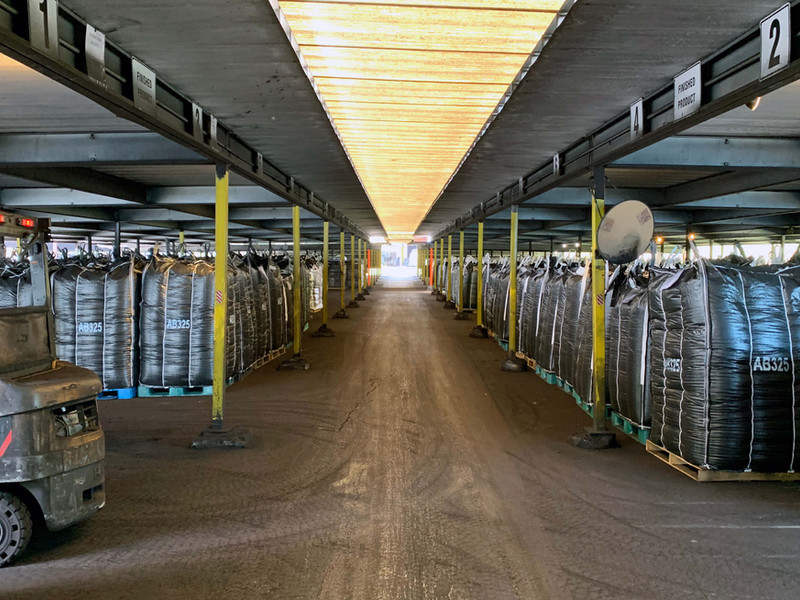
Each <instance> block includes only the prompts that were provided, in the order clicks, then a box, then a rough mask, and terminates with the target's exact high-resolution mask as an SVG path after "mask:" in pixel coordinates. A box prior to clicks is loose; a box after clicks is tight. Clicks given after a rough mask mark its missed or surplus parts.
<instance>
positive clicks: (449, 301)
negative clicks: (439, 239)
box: [444, 235, 456, 308]
mask: <svg viewBox="0 0 800 600" xmlns="http://www.w3.org/2000/svg"><path fill="white" fill-rule="evenodd" d="M446 265H447V268H446V273H445V275H446V278H445V281H446V282H447V283H446V284H445V285H446V289H445V303H444V307H445V308H455V307H456V305H455V304H454V303H453V236H452V235H448V236H447V263H446Z"/></svg>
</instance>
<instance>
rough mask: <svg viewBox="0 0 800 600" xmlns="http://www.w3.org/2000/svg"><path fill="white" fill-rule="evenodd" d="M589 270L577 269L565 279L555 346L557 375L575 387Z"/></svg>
mask: <svg viewBox="0 0 800 600" xmlns="http://www.w3.org/2000/svg"><path fill="white" fill-rule="evenodd" d="M587 271H588V269H586V270H584V269H582V268H576V269H575V270H573V271H572V272H571V273H569V274H568V275H565V277H564V291H563V293H562V298H563V301H564V304H563V306H564V307H563V310H562V311H561V312H562V315H563V317H562V319H561V320H560V324H559V328H558V338H557V343H556V344H555V345H554V352H555V355H556V365H555V369H556V374H557V375H558V376H559V377H560V378H561V379H563V380H564V381H566V382H567V383H569V384H570V385H572V386H573V387H574V385H575V381H576V377H577V376H576V369H577V368H578V363H577V358H578V352H577V349H578V327H579V323H580V313H581V305H582V303H583V300H584V297H585V291H586V288H587V286H588V284H589V276H588V272H587Z"/></svg>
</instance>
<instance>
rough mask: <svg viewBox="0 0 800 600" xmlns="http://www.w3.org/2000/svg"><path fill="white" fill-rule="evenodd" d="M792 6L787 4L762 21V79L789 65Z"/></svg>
mask: <svg viewBox="0 0 800 600" xmlns="http://www.w3.org/2000/svg"><path fill="white" fill-rule="evenodd" d="M790 13H791V7H790V6H789V5H788V4H785V5H784V6H782V7H781V8H779V9H778V10H776V11H775V12H774V13H772V14H771V15H770V16H768V17H767V18H766V19H764V20H763V21H761V79H764V78H765V77H769V76H770V75H772V74H773V73H777V72H778V71H780V70H781V69H785V68H786V67H788V66H789V59H790V57H791V51H792V45H791V39H792V33H791V32H792V30H791V27H790V25H791V22H790V20H789V19H790Z"/></svg>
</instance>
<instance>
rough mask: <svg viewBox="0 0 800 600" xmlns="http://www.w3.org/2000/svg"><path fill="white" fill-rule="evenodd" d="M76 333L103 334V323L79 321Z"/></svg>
mask: <svg viewBox="0 0 800 600" xmlns="http://www.w3.org/2000/svg"><path fill="white" fill-rule="evenodd" d="M78 333H103V322H102V321H81V322H79V323H78Z"/></svg>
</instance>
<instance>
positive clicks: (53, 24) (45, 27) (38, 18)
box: [28, 0, 58, 58]
mask: <svg viewBox="0 0 800 600" xmlns="http://www.w3.org/2000/svg"><path fill="white" fill-rule="evenodd" d="M28 23H29V34H30V38H29V39H30V41H31V47H32V48H34V49H35V50H38V51H39V52H42V53H43V54H47V55H49V56H52V57H53V58H58V3H57V2H56V0H28Z"/></svg>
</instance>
